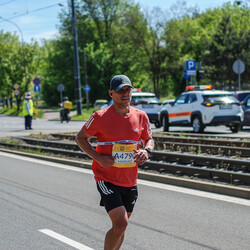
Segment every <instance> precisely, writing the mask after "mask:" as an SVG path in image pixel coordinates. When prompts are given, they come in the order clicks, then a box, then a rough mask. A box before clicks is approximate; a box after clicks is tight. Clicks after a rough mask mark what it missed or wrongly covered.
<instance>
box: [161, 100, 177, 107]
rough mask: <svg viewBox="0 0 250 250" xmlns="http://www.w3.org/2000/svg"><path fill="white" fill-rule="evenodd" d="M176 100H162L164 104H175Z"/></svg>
mask: <svg viewBox="0 0 250 250" xmlns="http://www.w3.org/2000/svg"><path fill="white" fill-rule="evenodd" d="M174 102H175V99H167V100H164V101H162V106H164V105H167V104H170V105H171V104H173V103H174Z"/></svg>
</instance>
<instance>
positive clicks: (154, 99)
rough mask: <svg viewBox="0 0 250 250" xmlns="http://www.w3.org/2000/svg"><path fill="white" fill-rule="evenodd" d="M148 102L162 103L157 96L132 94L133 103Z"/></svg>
mask: <svg viewBox="0 0 250 250" xmlns="http://www.w3.org/2000/svg"><path fill="white" fill-rule="evenodd" d="M147 103H157V104H159V103H161V102H160V100H159V99H158V98H157V97H154V96H132V99H131V104H147Z"/></svg>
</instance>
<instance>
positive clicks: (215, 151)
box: [52, 134, 250, 157]
mask: <svg viewBox="0 0 250 250" xmlns="http://www.w3.org/2000/svg"><path fill="white" fill-rule="evenodd" d="M181 135H182V136H180V135H179V136H178V134H170V136H167V135H163V136H162V135H154V136H153V137H154V140H155V144H156V148H155V149H156V150H170V151H181V152H190V151H192V152H194V153H206V154H212V155H225V156H237V157H250V141H249V140H248V141H247V140H244V139H243V140H242V139H239V138H238V139H235V138H233V139H232V138H230V139H226V138H204V137H203V136H198V135H196V137H194V136H192V137H183V134H181ZM52 136H54V137H55V138H60V139H66V140H74V139H75V135H63V134H52ZM92 142H95V140H94V139H92Z"/></svg>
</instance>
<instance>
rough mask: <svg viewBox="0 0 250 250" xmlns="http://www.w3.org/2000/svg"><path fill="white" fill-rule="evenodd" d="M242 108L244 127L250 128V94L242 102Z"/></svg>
mask: <svg viewBox="0 0 250 250" xmlns="http://www.w3.org/2000/svg"><path fill="white" fill-rule="evenodd" d="M241 107H242V109H243V111H244V120H243V122H242V124H241V125H242V127H243V126H250V94H249V95H248V96H247V97H246V98H245V99H244V100H243V101H242V102H241Z"/></svg>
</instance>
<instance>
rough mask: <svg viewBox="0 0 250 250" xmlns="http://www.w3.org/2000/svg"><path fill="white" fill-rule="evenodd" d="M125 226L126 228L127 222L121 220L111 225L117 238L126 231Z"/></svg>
mask: <svg viewBox="0 0 250 250" xmlns="http://www.w3.org/2000/svg"><path fill="white" fill-rule="evenodd" d="M127 226H128V221H127V220H125V219H124V220H121V221H119V223H117V224H115V225H113V231H114V233H115V234H116V235H117V236H121V235H123V234H124V232H125V231H126V228H127Z"/></svg>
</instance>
